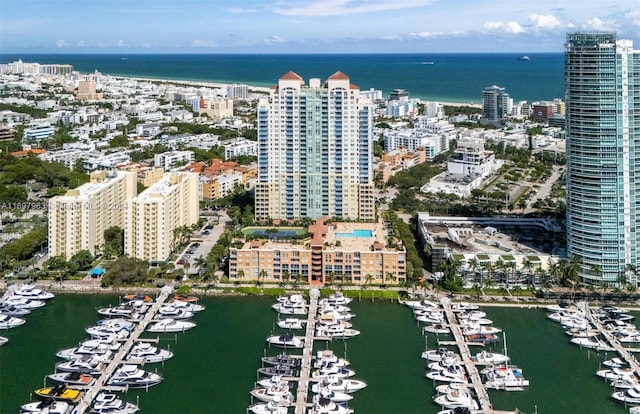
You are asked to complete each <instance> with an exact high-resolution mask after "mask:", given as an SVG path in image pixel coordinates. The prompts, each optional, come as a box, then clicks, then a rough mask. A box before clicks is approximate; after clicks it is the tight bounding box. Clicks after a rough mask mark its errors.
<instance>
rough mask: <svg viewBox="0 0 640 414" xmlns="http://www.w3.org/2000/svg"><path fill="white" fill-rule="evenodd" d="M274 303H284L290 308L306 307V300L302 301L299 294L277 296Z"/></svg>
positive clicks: (302, 297)
mask: <svg viewBox="0 0 640 414" xmlns="http://www.w3.org/2000/svg"><path fill="white" fill-rule="evenodd" d="M276 301H277V302H278V303H284V304H286V305H290V306H291V307H296V306H298V307H304V306H306V305H307V302H306V300H305V299H304V296H302V295H300V294H293V295H288V296H279V297H278V298H277V299H276Z"/></svg>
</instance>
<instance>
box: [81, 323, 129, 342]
mask: <svg viewBox="0 0 640 414" xmlns="http://www.w3.org/2000/svg"><path fill="white" fill-rule="evenodd" d="M85 331H86V332H87V333H88V334H89V335H91V337H92V338H94V339H109V338H117V339H126V338H128V337H129V334H131V331H130V330H128V329H120V330H116V329H114V328H107V327H104V326H91V327H89V328H87V329H85Z"/></svg>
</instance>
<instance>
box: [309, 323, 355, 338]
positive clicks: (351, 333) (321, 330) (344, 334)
mask: <svg viewBox="0 0 640 414" xmlns="http://www.w3.org/2000/svg"><path fill="white" fill-rule="evenodd" d="M358 335H360V331H358V330H356V329H347V328H345V327H344V326H343V325H325V326H318V327H317V329H316V339H328V340H331V339H349V338H353V337H355V336H358Z"/></svg>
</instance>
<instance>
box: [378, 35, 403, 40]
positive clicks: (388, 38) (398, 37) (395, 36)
mask: <svg viewBox="0 0 640 414" xmlns="http://www.w3.org/2000/svg"><path fill="white" fill-rule="evenodd" d="M382 40H402V36H399V35H387V36H382Z"/></svg>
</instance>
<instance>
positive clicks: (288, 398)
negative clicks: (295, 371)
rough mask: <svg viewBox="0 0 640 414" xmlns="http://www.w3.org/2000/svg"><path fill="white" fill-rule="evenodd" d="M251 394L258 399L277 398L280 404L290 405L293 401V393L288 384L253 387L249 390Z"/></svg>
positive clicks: (266, 400)
mask: <svg viewBox="0 0 640 414" xmlns="http://www.w3.org/2000/svg"><path fill="white" fill-rule="evenodd" d="M250 394H251V396H252V397H254V398H255V399H257V400H259V401H264V402H268V401H273V400H274V399H276V400H279V401H280V402H281V403H282V404H285V405H291V403H293V401H294V397H293V394H292V393H291V390H290V389H289V386H288V385H272V386H271V387H269V388H255V389H253V390H251V392H250Z"/></svg>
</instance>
